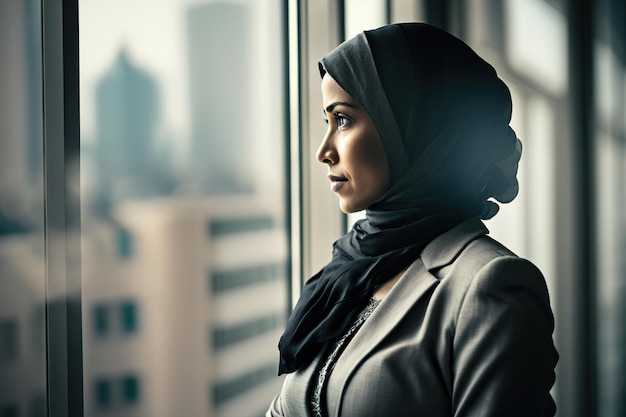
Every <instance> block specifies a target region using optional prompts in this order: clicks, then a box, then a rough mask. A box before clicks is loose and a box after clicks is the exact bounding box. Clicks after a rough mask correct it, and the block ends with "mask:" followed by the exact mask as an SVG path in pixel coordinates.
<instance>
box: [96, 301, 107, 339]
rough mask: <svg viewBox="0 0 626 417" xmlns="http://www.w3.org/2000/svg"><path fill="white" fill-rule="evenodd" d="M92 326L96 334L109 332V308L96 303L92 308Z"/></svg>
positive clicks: (101, 334)
mask: <svg viewBox="0 0 626 417" xmlns="http://www.w3.org/2000/svg"><path fill="white" fill-rule="evenodd" d="M93 326H94V330H95V332H96V335H98V336H105V335H107V334H108V333H109V326H110V324H109V309H108V308H107V306H106V305H104V304H98V305H96V306H94V308H93Z"/></svg>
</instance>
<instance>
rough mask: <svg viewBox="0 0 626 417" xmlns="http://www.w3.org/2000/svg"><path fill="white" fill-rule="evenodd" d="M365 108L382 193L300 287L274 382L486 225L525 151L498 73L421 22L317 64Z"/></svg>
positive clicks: (511, 189) (387, 29)
mask: <svg viewBox="0 0 626 417" xmlns="http://www.w3.org/2000/svg"><path fill="white" fill-rule="evenodd" d="M319 70H320V75H321V76H322V77H323V76H324V75H325V74H326V73H328V74H330V75H331V76H332V77H333V78H334V79H335V81H336V82H337V83H338V84H339V85H340V86H341V87H342V88H343V89H344V90H345V91H346V92H347V93H348V94H349V95H350V96H351V97H352V98H353V99H354V100H355V101H356V102H357V103H358V104H359V105H360V106H361V107H362V108H363V109H364V110H365V111H366V112H367V114H368V115H369V117H370V118H371V120H372V122H373V124H374V126H375V127H376V129H377V130H378V133H379V135H380V138H381V140H382V142H383V147H384V149H385V154H386V156H387V161H388V163H389V170H390V186H389V189H388V190H387V191H386V192H385V194H384V195H383V196H382V198H381V199H380V200H379V201H377V202H376V203H374V204H373V205H371V206H370V207H369V208H367V209H366V217H365V219H362V220H359V221H358V222H356V223H355V225H354V226H353V228H352V229H351V231H350V232H348V233H347V234H346V235H344V236H343V237H341V238H339V239H338V240H337V241H336V242H335V243H334V244H333V252H332V259H331V261H330V262H329V263H328V264H327V265H326V266H325V267H324V268H322V269H321V270H320V271H319V272H318V273H317V274H315V275H314V276H313V277H312V278H311V279H309V280H308V281H307V283H306V284H305V285H304V287H303V289H302V294H301V296H300V299H299V300H298V302H297V304H296V306H295V307H294V309H293V311H292V313H291V316H290V318H289V320H288V321H287V325H286V329H285V332H284V334H283V335H282V337H281V339H280V342H279V350H280V363H279V375H280V374H283V373H290V372H294V371H296V370H298V369H300V368H302V367H303V366H306V365H307V364H308V363H310V361H311V360H312V359H313V358H314V357H315V356H316V355H317V354H318V353H319V352H320V350H322V349H323V348H324V346H325V345H326V344H327V343H329V342H332V341H334V340H336V339H337V338H339V337H340V336H342V335H343V334H344V333H345V332H346V331H347V329H348V328H349V327H350V325H352V323H353V322H354V320H355V319H356V317H357V315H358V313H359V311H360V310H361V309H362V308H363V307H364V305H365V304H366V303H367V301H368V299H369V298H370V297H371V296H372V294H373V291H374V289H375V287H376V286H377V285H379V284H382V283H384V282H386V281H387V280H389V279H390V278H392V277H393V276H395V275H396V274H398V273H399V272H400V271H402V270H403V269H404V268H405V267H406V266H408V265H409V264H410V263H411V262H413V261H414V260H415V259H417V258H418V257H419V255H420V253H421V251H422V250H423V249H424V247H425V246H426V245H427V244H428V243H429V242H430V241H432V239H434V238H435V237H437V236H438V235H440V234H442V233H443V232H445V231H447V230H449V229H451V228H452V227H454V226H455V225H457V224H459V223H460V222H462V221H464V220H467V219H469V218H471V217H478V216H480V217H481V218H484V219H486V218H490V217H492V216H493V215H495V214H496V212H497V210H498V206H497V204H496V203H495V202H493V201H492V199H495V200H497V201H499V202H502V203H508V202H510V201H512V200H513V199H514V198H515V196H516V195H517V192H518V183H517V179H516V174H517V165H518V162H519V158H520V155H521V143H520V141H519V140H518V139H517V137H516V135H515V132H514V131H513V130H512V129H511V127H510V126H509V122H510V119H511V96H510V93H509V90H508V88H507V87H506V85H505V84H504V83H503V82H502V80H500V78H498V76H497V74H496V71H495V70H494V68H493V67H492V66H491V65H489V64H488V63H487V62H485V61H484V60H483V59H482V58H480V57H479V56H478V55H477V54H476V53H475V52H474V51H473V50H472V49H471V48H470V47H469V46H467V45H466V44H465V43H464V42H463V41H461V40H460V39H458V38H456V37H454V36H453V35H451V34H449V33H447V32H445V31H443V30H441V29H438V28H436V27H434V26H430V25H427V24H423V23H403V24H393V25H387V26H383V27H381V28H378V29H375V30H371V31H365V32H362V33H360V34H359V35H357V36H355V37H354V38H352V39H350V40H348V41H346V42H344V43H342V44H341V45H339V46H338V47H337V48H336V49H335V50H333V51H332V52H331V53H329V54H328V55H327V56H326V57H324V58H322V59H321V60H320V62H319Z"/></svg>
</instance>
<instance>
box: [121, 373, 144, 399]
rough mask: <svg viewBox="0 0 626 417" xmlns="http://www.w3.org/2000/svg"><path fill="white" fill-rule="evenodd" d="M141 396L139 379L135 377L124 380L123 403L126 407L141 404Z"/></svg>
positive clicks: (127, 377)
mask: <svg viewBox="0 0 626 417" xmlns="http://www.w3.org/2000/svg"><path fill="white" fill-rule="evenodd" d="M140 396H141V390H140V384H139V378H138V377H137V376H135V375H128V376H125V377H124V378H122V402H123V403H124V404H125V405H132V404H136V403H138V402H139V398H140Z"/></svg>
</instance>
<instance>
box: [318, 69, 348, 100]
mask: <svg viewBox="0 0 626 417" xmlns="http://www.w3.org/2000/svg"><path fill="white" fill-rule="evenodd" d="M322 96H323V98H324V105H325V106H326V105H328V104H331V103H333V102H335V101H342V102H346V103H350V104H356V102H355V101H354V99H353V98H352V97H350V94H348V93H347V92H346V90H344V89H343V88H342V87H341V86H340V85H339V83H337V81H335V79H334V78H333V77H331V76H330V74H328V73H326V74H325V75H324V78H322Z"/></svg>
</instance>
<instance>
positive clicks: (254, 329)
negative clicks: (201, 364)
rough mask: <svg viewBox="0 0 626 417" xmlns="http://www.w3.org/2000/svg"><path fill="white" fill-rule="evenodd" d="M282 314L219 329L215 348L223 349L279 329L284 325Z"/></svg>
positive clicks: (215, 336)
mask: <svg viewBox="0 0 626 417" xmlns="http://www.w3.org/2000/svg"><path fill="white" fill-rule="evenodd" d="M282 317H283V316H282V314H272V315H269V316H265V317H259V318H257V319H254V320H249V321H246V322H244V323H240V324H236V325H234V326H228V327H218V328H216V329H215V330H214V331H213V347H214V348H215V349H216V350H217V349H223V348H225V347H227V346H230V345H234V344H235V343H239V342H243V341H244V340H247V339H251V338H253V337H255V336H259V335H261V334H263V333H266V332H269V331H271V330H273V329H276V328H278V326H279V325H280V324H282V322H283V320H282Z"/></svg>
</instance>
